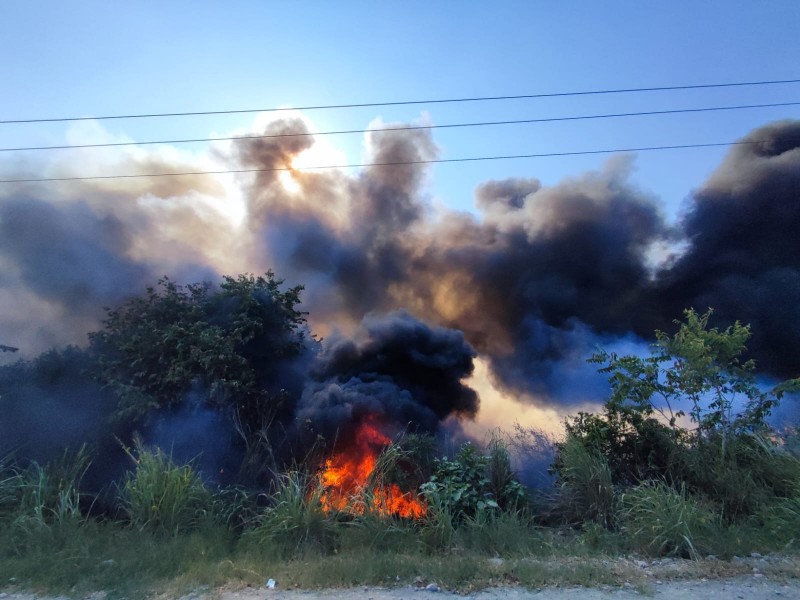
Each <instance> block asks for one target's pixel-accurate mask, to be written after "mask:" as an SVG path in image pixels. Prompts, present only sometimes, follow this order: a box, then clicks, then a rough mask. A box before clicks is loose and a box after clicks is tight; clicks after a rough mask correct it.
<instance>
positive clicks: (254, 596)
mask: <svg viewBox="0 0 800 600" xmlns="http://www.w3.org/2000/svg"><path fill="white" fill-rule="evenodd" d="M643 597H650V598H654V599H655V600H767V599H769V600H783V599H792V600H800V581H798V580H791V581H774V580H769V579H767V578H766V577H753V576H750V577H740V578H736V579H728V580H708V581H673V582H662V583H653V584H649V585H648V586H646V587H644V588H641V589H637V588H633V587H631V588H614V589H612V588H605V589H591V588H546V589H543V590H526V589H521V588H508V587H504V588H492V589H489V590H485V591H482V592H478V593H472V594H465V595H461V594H454V593H451V592H447V591H439V592H432V591H428V590H426V589H425V588H421V589H419V588H412V587H405V588H394V589H380V588H351V589H345V590H326V591H313V592H303V591H294V590H290V591H281V590H279V589H274V590H269V589H260V590H256V589H252V590H244V591H236V592H224V593H223V594H222V596H221V600H333V599H336V600H445V599H451V600H462V599H464V600H495V599H501V598H502V599H503V600H629V599H630V600H632V599H634V598H635V599H637V600H641V599H642V598H643ZM4 600H30V598H21V597H19V598H11V597H8V598H7V599H4Z"/></svg>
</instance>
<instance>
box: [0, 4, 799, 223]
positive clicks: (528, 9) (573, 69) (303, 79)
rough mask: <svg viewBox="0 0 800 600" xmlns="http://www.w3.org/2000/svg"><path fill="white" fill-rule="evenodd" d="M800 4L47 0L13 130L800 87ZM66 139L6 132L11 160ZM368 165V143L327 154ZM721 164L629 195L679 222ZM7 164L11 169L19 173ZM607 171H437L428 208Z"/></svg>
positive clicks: (584, 131) (567, 103)
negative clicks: (101, 118) (20, 151)
mask: <svg viewBox="0 0 800 600" xmlns="http://www.w3.org/2000/svg"><path fill="white" fill-rule="evenodd" d="M798 23H800V3H798V2H795V1H777V0H776V1H771V2H768V3H764V2H735V1H709V2H669V3H652V2H634V1H623V2H588V1H587V2H493V3H478V2H455V1H452V2H444V1H442V2H416V1H406V2H394V3H390V2H377V3H376V2H296V3H295V2H292V3H289V2H255V1H254V2H230V3H221V2H204V1H193V2H155V1H153V2H133V3H109V2H95V1H83V2H37V1H26V2H22V1H9V2H4V3H3V4H2V5H0V51H2V54H3V56H4V57H5V60H4V61H3V62H2V63H1V64H0V81H2V82H3V85H2V87H3V90H4V93H3V94H0V115H2V118H4V119H15V118H35V117H53V116H91V115H102V114H119V113H146V112H165V111H195V110H225V109H242V108H259V107H274V106H295V107H296V106H304V105H313V104H329V103H348V102H370V101H376V102H380V101H393V100H410V99H418V98H446V97H467V96H486V95H513V94H530V93H539V92H560V91H578V90H593V89H606V88H625V87H647V86H661V85H683V84H688V85H691V84H704V83H714V82H730V81H758V80H770V79H789V78H795V77H797V76H798V73H799V72H798V70H797V64H798V58H800V36H798V35H797V26H798ZM796 100H800V85H798V84H793V85H791V84H787V85H781V86H764V87H756V88H731V89H718V90H697V91H681V92H669V93H668V92H659V93H649V94H629V95H627V94H626V95H613V96H583V97H576V98H559V99H552V100H547V101H545V100H524V101H510V102H496V103H488V102H487V103H474V104H459V105H450V104H442V105H430V106H405V107H383V108H363V109H358V110H331V111H314V112H309V113H308V117H309V118H310V119H311V120H312V121H313V123H314V125H315V126H316V128H317V130H319V131H324V130H330V129H351V128H354V129H361V128H365V127H367V126H368V125H369V123H370V122H371V121H372V120H373V119H375V118H377V117H381V118H382V119H383V120H385V121H408V120H414V119H419V118H420V117H421V115H422V114H423V113H425V115H426V118H429V119H430V120H431V121H432V122H433V123H436V124H446V123H457V122H466V121H483V120H499V119H524V118H542V117H557V116H570V115H588V114H600V113H608V112H627V111H644V110H663V109H674V108H694V107H703V106H724V105H736V104H747V103H766V102H790V101H796ZM798 117H800V107H785V108H774V109H752V110H742V111H730V112H722V113H710V114H709V113H706V114H698V115H673V116H651V117H633V118H625V119H608V120H601V121H576V122H571V123H547V124H538V125H516V126H504V127H493V128H476V129H462V130H450V131H445V130H440V131H437V132H435V133H434V139H435V140H436V142H437V143H438V144H439V145H440V147H441V157H442V158H456V157H464V156H485V155H497V154H517V153H540V152H561V151H574V150H591V149H600V148H617V147H631V146H648V145H663V144H682V143H703V142H719V141H727V140H734V139H736V138H738V137H740V136H742V135H744V134H745V133H747V132H748V131H749V130H750V129H752V128H753V127H756V126H759V125H761V124H764V123H766V122H769V121H772V120H775V119H780V118H798ZM252 120H253V115H236V116H210V117H191V118H190V117H185V118H174V119H152V120H151V119H148V120H139V121H111V122H105V123H104V124H103V127H105V128H107V129H108V130H109V131H110V132H111V133H112V134H115V135H116V134H124V135H127V136H129V137H131V138H133V139H135V140H145V139H159V138H161V139H164V138H173V137H205V136H208V135H210V134H224V133H228V132H230V131H232V130H234V129H236V128H242V127H248V126H250V124H251V123H252ZM67 127H68V126H67V125H65V124H35V125H34V124H30V125H4V126H0V146H2V147H9V146H19V145H35V144H41V143H46V144H57V143H64V140H65V139H66V133H65V132H66V130H67ZM328 141H329V142H330V143H331V144H332V145H334V146H336V147H338V148H341V149H342V150H343V151H344V152H345V153H346V155H347V158H348V160H350V161H353V162H357V161H358V160H359V159H360V158H361V154H360V153H361V149H360V148H361V138H360V136H358V135H349V136H336V137H335V138H334V137H331V138H330V139H329V140H328ZM724 152H725V150H724V149H723V148H715V149H702V150H680V151H664V152H652V153H642V154H640V155H638V156H637V158H636V162H635V165H636V170H635V172H634V175H633V177H634V181H636V182H637V183H638V184H639V185H640V186H641V187H642V188H644V189H647V190H651V191H652V192H653V193H654V194H656V195H657V197H658V198H659V200H660V202H662V204H663V205H664V207H665V210H666V211H668V212H670V213H672V212H674V211H675V210H676V209H677V207H678V206H679V204H680V202H681V200H682V199H683V198H684V197H685V196H686V194H687V193H689V191H690V190H691V189H692V188H693V187H696V186H698V185H699V184H701V183H702V181H703V180H704V179H705V177H706V176H707V175H708V173H709V172H710V170H711V169H713V167H714V166H715V165H716V164H717V163H718V162H719V160H720V159H721V157H722V156H723V155H724ZM11 158H12V157H9V156H8V155H4V156H0V160H9V159H11ZM605 160H607V157H603V156H588V157H587V156H582V157H570V158H541V159H524V160H509V161H497V162H487V163H469V164H454V165H439V166H437V167H435V168H434V169H433V178H432V190H431V191H432V194H433V195H435V196H436V197H437V198H438V199H440V200H441V201H442V202H444V203H445V204H447V205H448V206H451V207H454V208H461V209H467V210H469V209H471V208H472V195H473V191H474V188H475V186H476V185H477V184H479V183H480V182H482V181H485V180H487V179H492V178H495V179H498V178H505V177H511V176H515V177H538V178H540V179H541V180H542V181H543V182H544V183H555V182H556V181H558V180H560V179H561V178H563V177H565V176H569V175H578V174H580V173H582V172H584V171H586V170H590V169H595V168H599V167H600V166H601V165H602V164H603V162H604V161H605Z"/></svg>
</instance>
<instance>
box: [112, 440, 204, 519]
mask: <svg viewBox="0 0 800 600" xmlns="http://www.w3.org/2000/svg"><path fill="white" fill-rule="evenodd" d="M129 454H130V456H131V458H133V460H134V461H135V462H136V469H135V470H134V471H132V472H129V473H128V474H127V476H126V477H125V481H124V483H123V485H122V490H121V500H122V506H123V509H124V510H125V513H126V515H127V517H128V521H129V522H130V524H131V526H133V527H135V528H137V529H140V530H150V531H154V532H158V533H165V534H170V535H176V534H178V533H180V532H182V531H189V530H192V529H196V528H197V527H199V526H200V524H201V523H202V522H204V521H206V520H207V519H208V518H209V517H210V514H211V508H212V497H211V494H210V492H209V491H208V489H206V487H205V485H204V484H203V481H202V479H201V478H200V475H199V474H198V473H197V472H196V471H195V470H194V469H193V468H192V467H191V465H183V466H178V465H176V464H175V463H173V462H172V459H171V458H170V456H169V455H167V454H165V453H164V452H163V451H162V450H161V449H159V448H155V449H152V450H149V449H146V448H145V447H144V446H143V445H142V443H141V442H140V441H137V442H136V445H135V448H134V450H133V451H130V452H129Z"/></svg>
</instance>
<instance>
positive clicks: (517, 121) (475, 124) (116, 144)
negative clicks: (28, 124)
mask: <svg viewBox="0 0 800 600" xmlns="http://www.w3.org/2000/svg"><path fill="white" fill-rule="evenodd" d="M798 105H800V102H773V103H770V104H741V105H738V106H711V107H704V108H679V109H670V110H648V111H642V112H625V113H609V114H600V115H577V116H568V117H542V118H537V119H512V120H505V121H480V122H473V123H446V124H442V125H401V126H390V127H381V128H380V129H343V130H339V131H319V132H316V133H313V132H304V133H273V134H262V135H239V136H229V137H211V138H190V139H175V140H149V141H144V142H107V143H98V144H67V145H61V146H24V147H19V148H0V152H23V151H28V150H70V149H79V148H111V147H119V146H148V145H156V144H189V143H198V142H225V141H232V140H260V139H275V138H290V137H313V136H316V135H342V134H350V133H384V132H389V131H412V130H420V129H423V130H424V129H455V128H464V127H486V126H497V125H524V124H530V123H553V122H560V121H561V122H563V121H581V120H589V119H612V118H622V117H640V116H654V115H671V114H682V113H699V112H712V111H726V110H742V109H750V108H776V107H782V106H798Z"/></svg>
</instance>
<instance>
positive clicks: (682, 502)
mask: <svg viewBox="0 0 800 600" xmlns="http://www.w3.org/2000/svg"><path fill="white" fill-rule="evenodd" d="M620 521H621V522H622V531H623V533H624V535H625V537H626V539H627V541H628V543H629V544H630V545H631V547H632V548H633V549H634V550H636V551H638V552H642V553H644V554H647V555H650V556H680V557H684V558H692V559H697V558H699V557H700V556H701V554H702V553H703V552H705V551H707V550H708V549H709V544H708V542H707V540H709V539H710V538H711V537H712V535H713V532H714V531H715V530H718V528H719V518H718V516H717V515H715V514H714V513H713V511H712V510H710V509H709V508H708V507H706V506H704V505H702V504H701V503H700V502H698V501H697V500H696V499H695V498H693V497H691V496H689V495H688V494H687V493H686V488H685V487H682V488H681V489H680V490H676V489H674V488H672V487H671V486H669V485H667V484H666V483H664V482H660V481H647V482H645V483H642V484H640V485H638V486H636V487H633V488H631V489H629V490H627V491H626V492H625V493H624V494H623V496H622V509H621V515H620Z"/></svg>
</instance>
